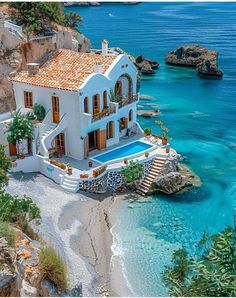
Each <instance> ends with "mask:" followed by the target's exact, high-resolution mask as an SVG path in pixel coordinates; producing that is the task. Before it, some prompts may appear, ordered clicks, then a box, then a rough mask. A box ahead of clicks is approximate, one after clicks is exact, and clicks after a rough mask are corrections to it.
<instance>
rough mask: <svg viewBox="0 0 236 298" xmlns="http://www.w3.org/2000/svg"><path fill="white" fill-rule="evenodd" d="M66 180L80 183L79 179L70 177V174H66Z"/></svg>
mask: <svg viewBox="0 0 236 298" xmlns="http://www.w3.org/2000/svg"><path fill="white" fill-rule="evenodd" d="M65 179H68V180H70V181H77V182H78V181H79V180H80V179H79V177H74V176H73V175H68V174H65Z"/></svg>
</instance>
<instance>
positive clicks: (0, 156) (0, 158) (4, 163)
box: [0, 144, 11, 188]
mask: <svg viewBox="0 0 236 298" xmlns="http://www.w3.org/2000/svg"><path fill="white" fill-rule="evenodd" d="M10 168H11V159H10V157H8V156H6V154H5V150H4V146H3V145H2V144H0V188H2V187H3V186H4V185H6V184H7V183H8V176H7V171H8V170H9V169H10Z"/></svg>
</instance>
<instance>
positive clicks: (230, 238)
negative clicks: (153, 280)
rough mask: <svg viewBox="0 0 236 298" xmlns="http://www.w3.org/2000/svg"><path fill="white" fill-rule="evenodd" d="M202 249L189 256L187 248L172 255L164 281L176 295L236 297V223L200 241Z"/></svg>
mask: <svg viewBox="0 0 236 298" xmlns="http://www.w3.org/2000/svg"><path fill="white" fill-rule="evenodd" d="M199 249H200V250H201V251H203V252H202V253H200V254H199V255H198V256H196V255H194V256H188V253H187V252H186V250H184V249H180V250H178V251H176V252H175V253H174V255H173V266H172V267H171V268H168V269H167V270H166V271H165V273H164V280H165V282H166V284H167V286H168V287H169V289H170V293H171V294H172V295H173V296H178V297H179V296H184V297H187V296H189V297H193V296H206V297H207V296H208V297H214V296H215V297H219V296H223V297H230V296H232V297H234V296H236V278H235V277H236V225H235V226H234V227H226V228H225V229H224V230H223V232H220V233H218V234H216V235H213V236H207V235H205V236H204V237H203V239H202V240H201V241H200V242H199Z"/></svg>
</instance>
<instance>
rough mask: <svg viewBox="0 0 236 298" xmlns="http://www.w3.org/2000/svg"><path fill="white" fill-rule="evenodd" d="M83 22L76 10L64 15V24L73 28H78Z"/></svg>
mask: <svg viewBox="0 0 236 298" xmlns="http://www.w3.org/2000/svg"><path fill="white" fill-rule="evenodd" d="M81 22H82V18H81V16H80V15H78V14H77V13H76V12H72V11H71V12H68V13H67V14H65V16H64V21H63V23H64V25H65V26H67V27H70V28H73V29H76V27H77V26H78V24H80V23H81Z"/></svg>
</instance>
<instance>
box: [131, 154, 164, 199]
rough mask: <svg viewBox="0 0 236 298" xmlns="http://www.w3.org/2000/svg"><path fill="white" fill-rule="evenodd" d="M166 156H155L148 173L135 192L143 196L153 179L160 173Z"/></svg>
mask: <svg viewBox="0 0 236 298" xmlns="http://www.w3.org/2000/svg"><path fill="white" fill-rule="evenodd" d="M165 162H166V158H164V157H156V158H155V160H154V162H153V164H152V167H151V169H150V171H149V173H148V174H147V175H146V176H145V177H144V179H143V181H142V182H141V184H140V185H139V188H138V189H137V190H136V192H137V194H139V195H141V196H143V197H145V196H146V195H147V193H148V191H149V189H150V187H151V185H152V183H153V181H154V180H155V178H156V177H157V176H158V175H159V174H160V172H161V169H162V168H163V167H164V165H165Z"/></svg>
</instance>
